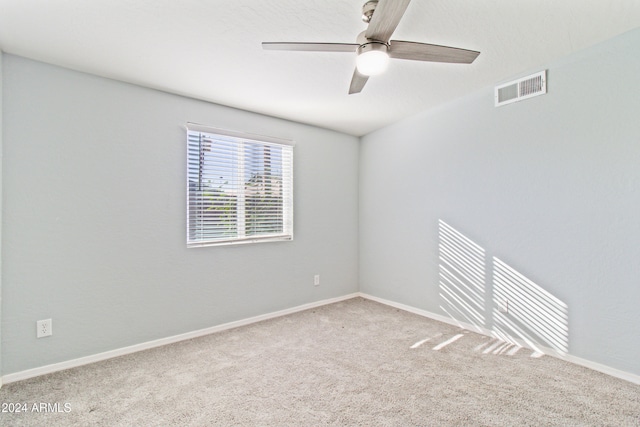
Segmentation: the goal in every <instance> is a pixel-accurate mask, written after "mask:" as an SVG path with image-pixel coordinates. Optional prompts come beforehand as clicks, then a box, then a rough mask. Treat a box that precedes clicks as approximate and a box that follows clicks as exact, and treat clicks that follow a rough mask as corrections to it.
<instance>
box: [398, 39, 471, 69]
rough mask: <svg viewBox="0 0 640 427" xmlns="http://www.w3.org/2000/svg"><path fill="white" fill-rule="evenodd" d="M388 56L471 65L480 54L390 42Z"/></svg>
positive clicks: (417, 44)
mask: <svg viewBox="0 0 640 427" xmlns="http://www.w3.org/2000/svg"><path fill="white" fill-rule="evenodd" d="M388 54H389V57H391V58H397V59H412V60H414V61H430V62H449V63H459V64H471V63H472V62H473V61H474V60H475V59H476V58H477V57H478V55H480V52H477V51H475V50H467V49H460V48H457V47H448V46H438V45H435V44H427V43H417V42H404V41H399V40H391V41H390V42H389V50H388Z"/></svg>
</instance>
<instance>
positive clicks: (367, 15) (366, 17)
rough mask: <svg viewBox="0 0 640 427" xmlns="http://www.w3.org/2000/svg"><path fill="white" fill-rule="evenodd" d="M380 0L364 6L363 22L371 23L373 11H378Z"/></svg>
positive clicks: (373, 0) (372, 0)
mask: <svg viewBox="0 0 640 427" xmlns="http://www.w3.org/2000/svg"><path fill="white" fill-rule="evenodd" d="M377 5H378V0H371V1H368V2H366V3H365V4H363V5H362V21H364V22H365V23H367V24H368V23H369V22H370V21H371V17H372V16H373V11H374V10H376V6H377Z"/></svg>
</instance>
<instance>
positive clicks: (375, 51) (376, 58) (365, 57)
mask: <svg viewBox="0 0 640 427" xmlns="http://www.w3.org/2000/svg"><path fill="white" fill-rule="evenodd" d="M388 65H389V55H388V54H387V46H386V45H385V44H382V43H375V44H374V43H371V44H366V45H362V46H360V49H359V50H358V57H357V58H356V67H357V68H358V72H359V73H360V74H363V75H365V76H376V75H378V74H382V73H384V72H385V70H386V69H387V66H388Z"/></svg>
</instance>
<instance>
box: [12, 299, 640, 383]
mask: <svg viewBox="0 0 640 427" xmlns="http://www.w3.org/2000/svg"><path fill="white" fill-rule="evenodd" d="M356 297H362V298H366V299H369V300H371V301H376V302H379V303H381V304H385V305H388V306H390V307H394V308H398V309H400V310H404V311H408V312H410V313H414V314H417V315H420V316H423V317H427V318H430V319H433V320H437V321H439V322H443V323H447V324H449V325H453V326H458V327H460V328H463V329H466V330H469V331H472V332H477V333H479V334H483V335H487V336H490V337H494V338H495V335H494V334H493V333H492V331H490V330H488V329H485V328H480V327H478V326H476V325H472V324H469V323H465V322H460V321H458V320H455V319H452V318H450V317H447V316H443V315H441V314H436V313H432V312H430V311H426V310H422V309H419V308H416V307H412V306H409V305H405V304H401V303H397V302H394V301H390V300H386V299H384V298H379V297H375V296H373V295H369V294H366V293H363V292H355V293H352V294H348V295H343V296H341V297H336V298H330V299H325V300H322V301H316V302H312V303H308V304H303V305H299V306H296V307H292V308H288V309H285V310H280V311H276V312H273V313H267V314H262V315H259V316H255V317H250V318H248V319H243V320H238V321H235V322H229V323H224V324H222V325H217V326H212V327H210V328H205V329H200V330H197V331H192V332H187V333H184V334H180V335H174V336H171V337H167V338H161V339H158V340H154V341H148V342H144V343H141V344H136V345H132V346H129V347H123V348H119V349H115V350H110V351H106V352H103V353H98V354H94V355H91V356H85V357H80V358H78V359H73V360H69V361H66V362H60V363H54V364H51V365H46V366H41V367H38V368H33V369H28V370H26V371H20V372H15V373H13V374H7V375H4V376H2V377H0V387H1V384H9V383H13V382H16V381H21V380H26V379H29V378H33V377H37V376H40V375H45V374H50V373H53V372H58V371H63V370H65V369H71V368H75V367H78V366H82V365H88V364H90V363H94V362H100V361H102V360H107V359H111V358H114V357H118V356H124V355H126V354H131V353H136V352H138V351H143V350H148V349H151V348H155V347H160V346H163V345H167V344H173V343H176V342H180V341H185V340H189V339H192V338H197V337H201V336H205V335H209V334H213V333H215V332H221V331H225V330H228V329H233V328H238V327H240V326H245V325H250V324H252V323H256V322H261V321H263V320H268V319H273V318H276V317H281V316H286V315H287V314H292V313H297V312H299V311H303V310H309V309H311V308H315V307H320V306H323V305H327V304H333V303H336V302H340V301H345V300H348V299H351V298H356ZM518 344H519V345H521V346H522V347H527V345H526V344H525V343H518ZM541 349H542V350H543V352H544V353H545V354H547V355H550V356H553V357H557V358H559V359H562V360H565V361H567V362H570V363H574V364H576V365H580V366H584V367H586V368H589V369H593V370H594V371H598V372H602V373H604V374H607V375H611V376H613V377H616V378H620V379H623V380H626V381H629V382H631V383H634V384H640V375H635V374H632V373H629V372H624V371H621V370H618V369H615V368H611V367H609V366H606V365H602V364H600V363H596V362H592V361H590V360H586V359H582V358H580V357H576V356H572V355H570V354H564V355H563V354H559V353H558V352H556V351H555V350H553V349H551V348H545V347H542V348H541Z"/></svg>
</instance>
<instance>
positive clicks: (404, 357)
mask: <svg viewBox="0 0 640 427" xmlns="http://www.w3.org/2000/svg"><path fill="white" fill-rule="evenodd" d="M412 347H413V348H412ZM516 350H517V351H516ZM531 354H532V352H531V351H530V350H526V349H518V348H516V347H507V346H505V345H502V344H501V343H498V342H496V341H494V340H492V339H491V338H488V337H484V336H481V335H477V334H474V333H467V332H465V331H463V330H460V329H458V328H456V327H453V326H450V325H446V324H443V323H439V322H435V321H432V320H429V319H425V318H423V317H420V316H417V315H414V314H411V313H407V312H404V311H401V310H397V309H394V308H390V307H387V306H384V305H381V304H378V303H375V302H372V301H369V300H364V299H361V298H355V299H351V300H348V301H344V302H340V303H336V304H331V305H328V306H324V307H320V308H316V309H313V310H308V311H304V312H300V313H296V314H292V315H289V316H285V317H281V318H277V319H272V320H269V321H265V322H261V323H257V324H253V325H250V326H245V327H242V328H238V329H234V330H229V331H225V332H221V333H218V334H213V335H209V336H206V337H202V338H198V339H194V340H190V341H185V342H181V343H177V344H173V345H169V346H165V347H161V348H157V349H152V350H148V351H144V352H140V353H136V354H132V355H128V356H123V357H119V358H116V359H111V360H108V361H105V362H100V363H95V364H92V365H88V366H84V367H80V368H76V369H71V370H67V371H63V372H58V373H54V374H50V375H46V376H42V377H39V378H34V379H30V380H26V381H22V382H17V383H12V384H7V385H5V386H4V387H3V388H2V389H0V402H2V403H8V402H14V403H15V402H24V403H27V405H28V407H29V411H31V409H32V406H33V404H34V403H39V402H44V403H50V404H52V405H51V406H52V407H53V408H52V407H51V406H50V408H49V409H55V404H56V403H57V404H58V410H59V411H60V412H53V413H51V412H27V413H16V414H8V413H0V417H1V418H0V424H1V425H11V426H18V425H35V426H63V425H69V426H94V425H105V426H112V425H123V426H124V425H126V426H151V425H163V426H174V425H193V426H208V425H216V426H217V425H219V426H255V425H260V426H322V425H349V426H450V425H451V426H527V425H530V426H548V425H561V426H607V425H608V426H638V425H640V386H637V385H633V384H630V383H627V382H625V381H622V380H619V379H616V378H612V377H609V376H607V375H604V374H601V373H598V372H594V371H591V370H589V369H586V368H582V367H579V366H576V365H572V364H569V363H566V362H563V361H560V360H558V359H555V358H552V357H546V356H545V357H538V358H536V357H531ZM65 404H66V406H65ZM65 410H68V412H65Z"/></svg>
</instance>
